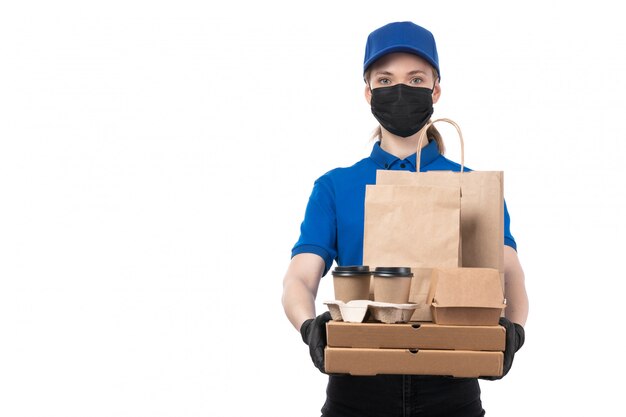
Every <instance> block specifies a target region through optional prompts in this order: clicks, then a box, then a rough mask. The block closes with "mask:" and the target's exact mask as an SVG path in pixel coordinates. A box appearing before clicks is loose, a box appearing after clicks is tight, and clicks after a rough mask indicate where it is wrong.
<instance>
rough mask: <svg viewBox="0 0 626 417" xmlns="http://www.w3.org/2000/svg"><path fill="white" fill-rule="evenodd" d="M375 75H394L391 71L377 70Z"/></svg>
mask: <svg viewBox="0 0 626 417" xmlns="http://www.w3.org/2000/svg"><path fill="white" fill-rule="evenodd" d="M374 75H393V73H391V72H389V71H376V72H375V73H374Z"/></svg>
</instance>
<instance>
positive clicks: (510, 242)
mask: <svg viewBox="0 0 626 417" xmlns="http://www.w3.org/2000/svg"><path fill="white" fill-rule="evenodd" d="M504 244H505V245H507V246H510V247H512V248H513V249H515V250H517V243H516V242H515V238H514V237H513V235H512V234H511V217H510V216H509V211H508V210H507V208H506V200H505V201H504Z"/></svg>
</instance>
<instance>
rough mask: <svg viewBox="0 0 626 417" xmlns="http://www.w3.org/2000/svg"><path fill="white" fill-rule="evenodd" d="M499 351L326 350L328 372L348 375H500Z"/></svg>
mask: <svg viewBox="0 0 626 417" xmlns="http://www.w3.org/2000/svg"><path fill="white" fill-rule="evenodd" d="M503 357H504V355H503V353H502V352H475V351H468V350H417V349H355V348H333V347H327V348H326V351H325V366H326V372H327V373H337V374H351V375H378V374H405V375H450V376H454V377H459V378H475V377H479V376H500V375H502V361H503Z"/></svg>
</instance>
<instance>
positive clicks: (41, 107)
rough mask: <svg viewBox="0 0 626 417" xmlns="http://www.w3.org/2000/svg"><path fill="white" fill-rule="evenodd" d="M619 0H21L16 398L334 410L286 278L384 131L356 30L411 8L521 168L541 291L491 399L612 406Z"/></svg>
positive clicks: (516, 212) (10, 375)
mask: <svg viewBox="0 0 626 417" xmlns="http://www.w3.org/2000/svg"><path fill="white" fill-rule="evenodd" d="M613 4H617V2H609V1H594V2H570V1H561V2H550V1H530V2H529V1H526V2H517V3H514V4H509V3H508V2H498V1H490V2H485V1H478V2H476V1H474V2H463V1H458V2H453V1H436V2H416V1H406V2H404V1H396V2H392V1H388V2H381V1H376V2H373V1H360V2H338V1H332V2H331V1H317V2H312V3H311V2H309V3H303V2H294V1H291V2H287V1H284V2H274V1H269V2H268V1H263V2H253V1H249V2H235V1H230V2H223V3H222V4H218V3H217V2H206V1H196V2H191V1H177V2H173V1H172V2H166V1H151V2H148V1H109V2H84V1H56V2H44V1H21V2H13V3H8V2H4V3H3V5H2V7H1V8H0V141H1V142H0V280H1V281H0V282H1V284H0V285H1V287H0V415H2V416H6V417H13V416H15V417H17V416H38V417H40V416H64V417H70V416H81V417H83V416H133V417H135V416H151V417H152V416H172V417H174V416H175V417H181V416H213V415H242V416H243V415H272V416H293V415H301V416H318V415H319V409H320V407H321V405H322V403H323V400H324V398H325V394H324V390H325V383H326V381H325V377H324V376H323V375H322V374H320V373H319V372H318V371H317V370H316V369H315V368H314V367H313V365H312V364H311V362H310V358H309V356H308V355H309V354H308V350H307V347H306V346H305V345H304V344H303V343H302V341H301V339H300V335H299V334H298V333H297V332H296V331H295V330H294V329H293V328H292V327H291V326H290V324H289V322H288V321H287V319H286V318H285V316H284V313H283V311H282V306H281V303H280V297H281V291H282V278H283V274H284V272H285V269H286V267H287V265H288V262H289V259H290V250H291V247H292V246H293V244H294V243H295V241H296V240H297V238H298V233H299V225H300V222H301V221H302V216H303V214H304V208H305V205H306V201H307V199H308V196H309V193H310V191H311V187H312V185H313V181H314V180H315V179H316V178H317V177H318V176H320V175H321V174H323V173H324V172H326V171H327V170H329V169H331V168H334V167H337V166H347V165H351V164H353V163H354V162H356V161H357V160H359V159H361V158H362V157H364V156H366V155H368V154H369V152H370V148H371V145H372V143H371V142H370V141H369V135H370V133H371V131H372V129H373V128H374V127H375V126H376V123H375V120H374V118H373V117H372V115H371V113H370V111H369V108H368V106H367V104H366V102H365V100H364V98H363V88H364V85H363V81H362V79H361V71H362V69H361V65H362V60H363V52H364V47H365V40H366V37H367V35H368V34H369V32H370V31H372V30H374V29H375V28H377V27H379V26H382V25H383V24H385V23H388V22H390V21H395V20H412V21H414V22H416V23H418V24H421V25H423V26H425V27H427V28H429V29H430V30H431V31H432V32H433V33H434V34H435V37H436V39H437V43H438V49H439V57H440V63H441V71H442V80H441V82H442V89H443V93H442V97H441V100H440V102H439V103H438V104H437V105H436V107H435V116H436V117H450V118H452V119H454V120H455V121H457V122H458V123H459V124H460V126H461V128H462V129H463V132H464V136H465V140H466V163H467V165H468V166H470V167H472V168H474V169H480V170H503V171H504V172H505V197H506V199H507V203H508V207H509V211H510V213H511V218H512V223H511V227H512V232H513V234H514V236H515V237H516V239H517V242H518V246H519V256H520V259H521V261H522V265H523V267H524V270H525V272H526V277H527V288H528V292H529V297H530V303H531V313H530V317H529V320H528V323H527V326H526V331H527V343H526V345H525V346H524V348H523V349H522V350H521V351H520V352H519V353H518V355H517V356H516V359H515V364H514V367H513V370H512V371H511V373H510V374H509V375H508V376H507V377H506V378H505V379H503V380H501V381H497V382H483V383H482V389H483V404H484V407H485V409H486V410H487V415H492V416H502V415H508V416H525V415H529V414H531V413H533V414H536V415H592V414H594V415H611V414H613V415H615V414H616V411H615V408H616V407H617V406H618V404H621V403H622V400H621V396H622V392H621V390H620V389H618V385H616V384H612V383H610V382H609V380H608V379H609V378H610V377H614V376H617V377H618V378H619V375H621V374H623V373H624V372H625V371H626V369H624V366H623V360H622V359H621V356H622V355H623V353H622V352H621V347H622V344H621V343H619V342H620V341H623V337H621V338H619V337H618V335H619V334H620V333H621V331H620V329H621V326H622V318H623V309H622V307H621V304H623V301H622V300H623V293H622V292H621V288H622V287H623V286H622V285H621V281H622V280H623V279H624V278H626V277H625V274H624V268H623V258H624V254H623V248H624V245H623V243H622V236H623V235H624V233H625V232H626V228H625V221H624V211H625V208H626V207H625V205H626V204H625V201H624V186H623V184H622V182H618V176H619V177H621V178H623V177H624V169H623V168H622V164H623V161H624V159H625V154H626V147H625V145H624V139H625V138H624V136H625V135H624V132H623V127H624V126H623V123H621V121H622V120H623V114H624V111H625V110H626V100H625V98H624V97H625V94H626V83H625V81H624V80H625V78H624V74H625V73H626V58H625V57H624V52H623V51H624V50H625V48H626V32H625V30H624V29H623V27H624V26H623V21H622V17H621V16H622V14H621V13H620V12H618V10H617V9H616V8H615V7H617V6H613ZM442 130H443V132H444V135H445V136H446V138H447V139H446V144H447V146H448V149H449V152H448V156H449V157H450V158H452V159H458V155H459V153H458V145H457V143H456V137H455V136H454V134H453V131H451V130H448V129H446V127H445V126H443V127H442ZM331 291H332V281H331V280H330V279H328V277H326V278H324V279H323V281H322V287H321V289H320V295H319V297H318V301H319V302H320V304H319V306H318V307H319V311H322V310H323V308H324V306H323V305H322V304H321V301H323V300H325V299H329V298H332V292H331ZM612 410H613V411H612Z"/></svg>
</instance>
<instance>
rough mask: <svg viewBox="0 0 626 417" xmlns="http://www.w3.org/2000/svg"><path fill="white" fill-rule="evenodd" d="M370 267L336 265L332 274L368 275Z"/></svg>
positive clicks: (345, 275)
mask: <svg viewBox="0 0 626 417" xmlns="http://www.w3.org/2000/svg"><path fill="white" fill-rule="evenodd" d="M370 274H371V272H370V267H369V266H367V265H349V266H337V267H336V268H335V269H334V270H333V275H338V276H344V277H349V276H354V275H370Z"/></svg>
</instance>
